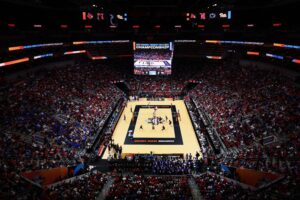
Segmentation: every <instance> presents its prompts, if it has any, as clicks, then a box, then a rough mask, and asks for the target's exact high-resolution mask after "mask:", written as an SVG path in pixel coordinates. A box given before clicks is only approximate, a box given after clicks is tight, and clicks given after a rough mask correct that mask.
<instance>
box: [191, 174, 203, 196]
mask: <svg viewBox="0 0 300 200" xmlns="http://www.w3.org/2000/svg"><path fill="white" fill-rule="evenodd" d="M188 181H189V186H190V188H191V192H192V196H193V199H195V200H202V199H203V198H202V196H201V193H200V190H199V188H198V185H197V183H196V181H195V179H194V177H192V176H191V177H189V179H188Z"/></svg>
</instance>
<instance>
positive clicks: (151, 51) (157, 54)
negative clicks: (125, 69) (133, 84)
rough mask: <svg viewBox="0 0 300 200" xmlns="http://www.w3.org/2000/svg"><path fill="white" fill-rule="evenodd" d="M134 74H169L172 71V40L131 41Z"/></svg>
mask: <svg viewBox="0 0 300 200" xmlns="http://www.w3.org/2000/svg"><path fill="white" fill-rule="evenodd" d="M133 50H134V74H137V75H170V74H171V73H172V60H173V50H174V45H173V42H168V43H135V42H134V43H133Z"/></svg>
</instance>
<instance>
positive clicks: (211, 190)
mask: <svg viewBox="0 0 300 200" xmlns="http://www.w3.org/2000/svg"><path fill="white" fill-rule="evenodd" d="M195 179H196V183H197V184H198V186H199V190H200V192H201V195H202V197H203V198H204V199H216V200H218V199H232V200H233V199H249V191H248V190H247V189H243V188H242V187H241V186H239V185H238V184H236V183H233V182H230V181H228V180H226V179H225V178H224V177H220V176H217V175H214V174H208V173H205V174H203V175H201V176H199V177H196V178H195Z"/></svg>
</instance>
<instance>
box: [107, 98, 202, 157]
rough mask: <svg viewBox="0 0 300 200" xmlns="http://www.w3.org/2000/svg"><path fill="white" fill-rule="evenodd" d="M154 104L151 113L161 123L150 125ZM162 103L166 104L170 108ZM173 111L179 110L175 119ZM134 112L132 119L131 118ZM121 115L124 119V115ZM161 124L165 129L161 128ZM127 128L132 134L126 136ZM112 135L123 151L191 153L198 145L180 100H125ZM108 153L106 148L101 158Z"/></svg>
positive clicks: (135, 152)
mask: <svg viewBox="0 0 300 200" xmlns="http://www.w3.org/2000/svg"><path fill="white" fill-rule="evenodd" d="M151 106H152V107H151ZM156 106H158V108H157V109H156V112H155V115H156V116H159V117H161V118H162V119H163V120H162V123H160V124H158V125H155V126H154V129H153V125H152V124H151V123H149V118H152V117H153V112H154V108H155V107H156ZM166 106H170V107H172V109H170V108H168V107H166ZM150 107H151V108H150ZM174 109H176V110H174ZM172 110H173V112H172ZM135 111H137V112H135ZM174 111H175V112H178V111H179V113H180V118H179V119H178V120H177V118H176V117H174ZM134 114H135V118H134V119H135V120H133V119H132V118H133V116H134ZM124 116H125V118H126V119H124ZM170 121H171V123H170ZM141 126H142V128H141ZM163 126H164V127H165V130H163ZM130 130H131V132H132V133H133V136H132V137H129V135H130V134H129V132H130ZM175 132H176V133H175ZM180 137H181V138H180ZM129 138H130V139H129ZM178 138H179V139H178ZM112 139H113V140H114V143H115V144H118V145H121V146H122V150H123V154H132V153H133V154H149V153H150V152H153V153H154V154H183V155H185V154H186V153H188V154H189V153H191V154H192V155H193V156H194V155H195V153H196V151H198V152H199V153H200V154H201V151H200V146H199V143H198V141H197V138H196V134H195V131H194V129H193V125H192V122H191V119H190V117H189V114H188V111H187V108H186V106H185V104H184V101H183V100H175V101H173V100H164V101H147V100H146V99H140V100H139V101H129V102H127V106H126V107H125V109H124V111H123V113H122V115H121V117H120V119H119V121H118V124H117V126H116V128H115V130H114V132H113V136H112ZM126 141H127V142H126ZM136 141H138V142H136ZM141 141H142V142H144V141H147V142H146V143H143V144H140V143H139V142H141ZM152 141H153V142H152ZM165 141H167V142H165ZM172 141H174V142H172ZM176 141H177V143H176ZM160 142H162V143H160ZM168 142H170V143H168ZM109 154H110V153H109V152H108V150H107V149H106V151H105V153H104V155H103V158H104V159H105V158H108V157H109Z"/></svg>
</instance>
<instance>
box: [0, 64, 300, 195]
mask: <svg viewBox="0 0 300 200" xmlns="http://www.w3.org/2000/svg"><path fill="white" fill-rule="evenodd" d="M113 74H114V72H113V71H111V69H110V68H109V67H106V66H101V67H99V66H97V65H91V64H86V65H80V66H79V65H78V66H69V67H66V68H58V69H55V70H49V71H46V72H43V73H37V74H34V75H31V76H29V77H28V78H26V79H23V80H22V81H20V82H16V83H14V84H13V85H10V87H7V88H6V89H3V90H2V91H1V94H3V95H2V96H3V97H4V98H1V104H0V111H1V113H2V115H1V116H0V125H1V131H2V137H1V138H0V145H1V147H2V148H1V149H0V174H1V177H4V179H2V180H1V184H5V185H7V186H10V185H11V187H12V188H14V187H13V186H18V185H20V184H21V182H20V181H18V180H19V179H18V173H20V172H23V171H27V170H36V169H47V168H53V167H58V166H68V165H72V166H74V165H75V164H76V163H77V161H78V160H79V159H80V157H79V156H78V152H80V151H82V150H83V149H84V148H86V147H89V146H90V145H91V144H92V143H93V141H94V139H95V136H96V133H97V130H98V129H99V128H101V126H103V123H104V121H105V120H106V118H107V116H108V115H109V114H110V113H111V112H112V110H113V108H114V106H115V105H116V104H117V102H118V100H119V99H120V98H122V97H123V96H124V93H123V92H122V91H121V90H120V89H118V88H117V87H116V86H114V85H113V84H112V83H111V81H113V80H117V79H121V78H123V77H122V76H121V75H120V74H118V75H116V76H114V75H113ZM187 78H188V76H183V77H181V78H178V77H176V76H168V77H148V76H139V77H130V76H129V77H127V78H125V82H126V83H128V84H129V86H130V89H131V93H132V95H137V96H139V95H143V94H146V95H148V96H149V97H153V96H164V97H174V96H179V95H182V92H183V89H184V88H185V86H186V85H187ZM193 80H194V81H195V83H198V84H197V86H196V87H195V88H194V89H193V90H191V91H190V92H189V97H190V98H191V99H193V102H195V105H196V108H197V109H199V111H200V112H203V113H205V114H206V115H207V116H208V117H209V120H210V121H211V122H212V125H213V127H214V128H215V129H216V130H217V133H218V134H219V136H220V138H221V140H222V142H223V143H224V144H225V146H226V148H227V149H228V150H229V151H227V152H225V153H224V152H222V153H221V155H219V156H218V159H215V158H216V157H215V155H214V152H213V151H209V150H207V152H206V153H207V154H211V155H208V156H207V157H209V160H210V161H203V160H202V159H200V158H199V159H198V157H199V156H195V157H193V156H187V157H186V158H185V159H184V158H174V157H159V156H152V155H151V156H150V157H147V158H145V157H137V158H133V159H132V160H129V161H128V160H120V159H117V160H116V159H112V160H111V161H110V162H111V169H112V170H114V169H117V170H118V169H125V170H128V171H132V172H134V173H136V174H144V173H149V174H156V175H159V176H139V175H136V176H124V177H123V176H119V177H117V178H116V180H115V183H114V185H113V187H112V188H111V189H110V192H109V195H108V199H141V198H146V199H156V198H162V199H163V198H171V199H190V198H191V194H190V191H189V187H188V186H187V178H186V177H179V176H174V177H173V176H160V175H183V174H194V173H195V174H198V173H201V172H203V171H205V169H207V168H209V167H211V166H219V164H220V163H221V162H222V163H224V164H226V165H228V166H234V167H245V168H250V169H255V170H259V171H272V172H277V173H280V174H284V175H287V176H288V178H287V179H286V181H285V182H282V183H281V184H280V185H279V186H278V187H277V186H275V189H276V187H277V189H276V191H278V193H284V194H286V195H289V194H287V193H288V191H289V190H293V189H294V188H296V186H297V184H298V183H299V178H298V177H299V166H298V165H299V164H298V163H299V147H300V146H299V144H300V141H299V135H298V133H299V132H300V124H299V122H300V113H299V106H300V105H299V102H300V97H299V89H297V88H296V87H294V86H293V85H292V84H291V83H290V82H289V81H287V80H286V79H285V78H283V77H281V76H280V75H279V74H277V73H276V72H273V71H264V70H259V69H257V68H255V67H252V68H250V67H242V66H238V65H234V64H231V65H226V64H221V63H220V66H219V67H211V68H209V69H205V70H203V71H202V72H201V73H195V74H194V77H193ZM267 137H271V138H273V141H271V142H270V144H267V143H266V142H265V141H266V140H264V139H265V138H267ZM110 148H113V149H115V151H116V152H118V154H121V152H122V149H121V148H120V147H119V146H113V145H112V146H110ZM231 150H234V151H231ZM115 157H119V156H115ZM12 178H14V179H15V180H17V181H18V182H17V183H16V182H14V181H13V182H11V179H12ZM105 182H106V179H105V178H104V177H103V175H101V174H98V175H91V176H88V177H84V178H82V179H78V180H76V181H74V182H72V183H66V184H63V185H61V186H60V187H57V188H53V189H51V190H49V191H48V192H49V193H48V195H49V197H51V198H54V199H61V198H77V197H80V198H81V197H82V198H84V197H88V198H89V199H92V198H94V197H95V195H96V194H98V193H97V192H96V191H99V190H100V189H101V187H102V186H103V184H104V183H105ZM196 182H197V184H198V186H199V188H200V191H201V194H202V195H203V196H204V197H205V199H210V198H212V199H247V198H248V191H247V190H244V189H242V188H240V186H238V185H237V184H234V183H232V182H229V181H227V180H226V179H224V178H221V177H219V176H215V175H211V174H204V175H202V176H200V177H198V178H197V179H196ZM288 187H289V188H288ZM15 188H17V189H15V190H14V189H11V190H8V191H1V193H5V194H6V195H8V196H10V197H12V198H13V197H14V195H15V194H16V193H23V191H25V189H24V190H23V189H22V188H24V187H15ZM271 190H272V188H270V191H271ZM62 191H64V192H62ZM261 194H262V198H264V197H266V196H268V190H266V193H261ZM83 195H84V197H83ZM25 196H26V195H25ZM227 197H228V198H227Z"/></svg>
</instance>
